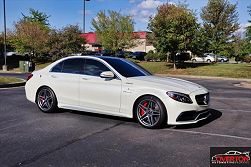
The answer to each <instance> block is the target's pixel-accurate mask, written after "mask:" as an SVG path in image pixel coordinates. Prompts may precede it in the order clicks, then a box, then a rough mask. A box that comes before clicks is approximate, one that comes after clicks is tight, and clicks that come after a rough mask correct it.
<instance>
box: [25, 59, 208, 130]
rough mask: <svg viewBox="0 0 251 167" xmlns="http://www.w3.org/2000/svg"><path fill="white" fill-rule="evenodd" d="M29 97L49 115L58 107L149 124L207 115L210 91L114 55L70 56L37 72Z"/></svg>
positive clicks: (174, 122) (183, 121)
mask: <svg viewBox="0 0 251 167" xmlns="http://www.w3.org/2000/svg"><path fill="white" fill-rule="evenodd" d="M25 92H26V97H27V99H28V100H29V101H31V102H34V103H36V104H37V106H38V108H39V109H40V110H41V111H42V112H45V113H50V112H53V111H55V110H56V109H58V108H64V109H70V110H79V111H85V112H93V113H100V114H109V115H114V116H121V117H128V118H136V119H137V120H138V122H139V123H140V124H141V125H142V126H143V127H146V128H160V127H162V126H164V125H166V124H171V125H180V124H190V123H197V122H198V121H200V120H204V119H206V118H208V117H209V115H210V112H209V110H208V105H209V92H208V90H207V89H205V88H204V87H202V86H200V85H198V84H195V83H192V82H189V81H185V80H181V79H176V78H170V77H158V76H154V75H152V74H150V73H149V72H148V71H146V70H145V69H143V68H142V67H140V66H138V65H137V64H134V63H132V62H131V61H128V60H125V59H120V58H114V57H105V56H100V57H92V56H70V57H66V58H63V59H61V60H58V61H56V62H54V63H52V64H50V65H49V66H47V67H46V68H44V69H42V70H39V71H35V72H33V73H32V74H31V75H30V76H29V77H28V80H27V82H26V85H25Z"/></svg>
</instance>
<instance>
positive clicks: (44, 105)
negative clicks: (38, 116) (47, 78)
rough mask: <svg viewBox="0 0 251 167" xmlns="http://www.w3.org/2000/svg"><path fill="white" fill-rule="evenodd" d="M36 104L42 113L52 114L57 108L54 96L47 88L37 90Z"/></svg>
mask: <svg viewBox="0 0 251 167" xmlns="http://www.w3.org/2000/svg"><path fill="white" fill-rule="evenodd" d="M36 103H37V106H38V108H39V109H40V110H41V111H42V112H44V113H53V112H55V111H56V110H57V108H58V107H57V98H56V95H55V93H54V92H53V90H52V89H50V88H49V87H42V88H40V89H39V90H38V92H37V96H36Z"/></svg>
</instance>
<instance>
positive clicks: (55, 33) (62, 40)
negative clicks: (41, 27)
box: [49, 25, 85, 60]
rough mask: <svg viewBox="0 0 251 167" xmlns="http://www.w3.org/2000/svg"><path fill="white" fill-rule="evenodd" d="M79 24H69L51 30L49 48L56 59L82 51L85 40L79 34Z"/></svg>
mask: <svg viewBox="0 0 251 167" xmlns="http://www.w3.org/2000/svg"><path fill="white" fill-rule="evenodd" d="M80 34H81V30H80V28H79V26H74V25H69V26H67V27H64V28H63V29H62V30H52V31H51V33H50V39H49V50H50V54H51V55H52V56H53V57H52V59H53V60H56V59H59V58H61V57H64V56H68V55H70V54H73V53H81V52H83V51H84V49H85V48H84V44H85V40H84V39H83V38H82V37H81V36H80Z"/></svg>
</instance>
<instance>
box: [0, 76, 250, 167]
mask: <svg viewBox="0 0 251 167" xmlns="http://www.w3.org/2000/svg"><path fill="white" fill-rule="evenodd" d="M187 80H191V81H194V82H196V83H199V84H201V85H203V86H205V87H207V88H208V89H209V90H210V93H211V108H212V109H211V112H212V117H211V118H210V119H209V120H207V121H204V122H201V123H199V124H196V125H189V126H167V127H166V128H163V129H158V130H149V129H144V128H142V127H141V126H140V125H139V124H138V123H136V122H134V121H133V120H131V119H124V118H118V117H110V116H104V115H97V114H88V113H83V112H76V111H69V110H64V111H62V112H60V113H54V114H44V113H42V112H40V111H39V110H38V109H37V107H36V105H34V104H33V103H30V102H28V101H27V100H26V98H25V93H24V87H20V88H11V89H1V90H0V164H1V165H0V166H2V167H5V166H36V167H39V166H43V167H44V166H50V167H51V166H60V167H62V166H67V167H68V166H82V167H85V166H116V167H117V166H122V167H128V166H143V167H144V166H151V167H153V166H192V167H195V166H209V162H210V156H209V151H210V147H213V146H214V147H223V146H234V147H241V146H243V147H244V146H251V130H250V129H251V123H250V122H251V89H245V88H239V87H235V86H233V85H234V84H235V83H238V81H230V80H211V79H187Z"/></svg>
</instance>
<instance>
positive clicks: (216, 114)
mask: <svg viewBox="0 0 251 167" xmlns="http://www.w3.org/2000/svg"><path fill="white" fill-rule="evenodd" d="M58 112H61V113H63V112H68V113H71V114H76V115H82V116H89V117H96V118H102V119H112V120H116V121H123V122H131V123H135V125H137V124H138V123H137V120H136V119H133V118H125V117H118V116H111V115H104V114H97V113H90V112H82V111H76V110H67V109H60V110H59V111H58ZM209 112H210V113H211V115H210V116H209V117H208V118H207V119H205V120H202V121H200V122H198V123H195V124H188V125H166V126H164V127H163V128H162V129H165V128H174V129H192V128H199V127H202V126H205V125H207V124H209V123H211V122H213V121H215V120H217V119H218V118H220V117H221V116H222V112H220V111H218V110H215V109H209Z"/></svg>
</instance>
